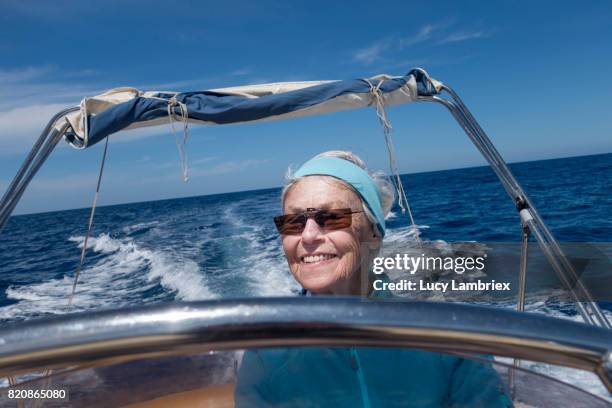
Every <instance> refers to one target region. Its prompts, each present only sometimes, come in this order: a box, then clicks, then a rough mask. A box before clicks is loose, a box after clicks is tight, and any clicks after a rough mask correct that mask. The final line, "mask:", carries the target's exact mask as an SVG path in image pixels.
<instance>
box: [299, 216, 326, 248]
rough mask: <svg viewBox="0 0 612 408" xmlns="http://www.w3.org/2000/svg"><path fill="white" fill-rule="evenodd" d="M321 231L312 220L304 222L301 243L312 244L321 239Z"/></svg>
mask: <svg viewBox="0 0 612 408" xmlns="http://www.w3.org/2000/svg"><path fill="white" fill-rule="evenodd" d="M322 233H323V231H322V229H321V227H320V226H319V224H317V223H316V221H315V220H314V219H312V218H308V219H307V220H306V225H305V226H304V231H302V241H304V242H305V243H308V242H313V241H316V240H318V239H320V238H321V235H322Z"/></svg>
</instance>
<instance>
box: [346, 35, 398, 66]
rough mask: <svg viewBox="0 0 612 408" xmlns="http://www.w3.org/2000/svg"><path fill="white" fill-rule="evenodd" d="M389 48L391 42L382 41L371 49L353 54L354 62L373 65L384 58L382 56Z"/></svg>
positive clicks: (367, 48) (371, 46)
mask: <svg viewBox="0 0 612 408" xmlns="http://www.w3.org/2000/svg"><path fill="white" fill-rule="evenodd" d="M389 46H390V42H389V40H382V41H379V42H377V43H374V44H372V45H370V46H369V47H366V48H362V49H359V50H357V51H355V52H354V53H353V61H356V62H360V63H362V64H366V65H369V64H372V63H373V62H376V61H378V60H380V59H381V58H382V56H381V54H382V53H383V52H384V51H386V50H387V49H388V48H389Z"/></svg>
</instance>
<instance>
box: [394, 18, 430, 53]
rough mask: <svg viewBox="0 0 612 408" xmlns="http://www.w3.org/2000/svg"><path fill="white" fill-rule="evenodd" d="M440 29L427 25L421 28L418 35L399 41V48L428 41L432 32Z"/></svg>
mask: <svg viewBox="0 0 612 408" xmlns="http://www.w3.org/2000/svg"><path fill="white" fill-rule="evenodd" d="M439 28H440V26H439V25H433V24H427V25H424V26H423V27H421V29H420V30H419V32H418V33H416V34H415V35H414V36H412V37H409V38H402V39H400V41H399V47H400V49H401V48H404V47H408V46H411V45H414V44H418V43H422V42H425V41H427V40H429V39H430V38H431V36H432V34H433V33H434V31H436V30H438V29H439Z"/></svg>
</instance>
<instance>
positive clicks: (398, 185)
mask: <svg viewBox="0 0 612 408" xmlns="http://www.w3.org/2000/svg"><path fill="white" fill-rule="evenodd" d="M364 81H366V82H367V83H368V85H370V92H371V94H372V104H373V105H374V107H375V108H376V115H377V116H378V120H379V122H380V125H381V126H382V128H383V134H384V135H385V145H386V146H387V153H388V154H389V168H390V170H391V174H392V177H391V181H392V182H393V184H394V185H395V189H396V190H397V195H398V204H399V206H400V208H401V209H402V214H405V213H406V210H407V211H408V216H409V217H410V224H411V226H412V231H413V233H414V237H415V239H416V241H417V242H418V243H419V245H421V238H420V235H419V229H418V228H417V226H416V223H415V222H414V217H413V215H412V209H411V208H410V204H409V203H408V199H407V198H406V191H405V190H404V185H403V183H402V180H401V179H400V175H399V168H398V166H397V160H396V154H395V147H394V146H393V140H391V129H392V127H391V123H390V122H389V117H388V116H387V111H386V110H385V98H384V96H383V93H382V91H381V90H380V87H381V85H382V84H383V82H384V81H385V80H384V79H381V80H379V82H378V85H376V86H374V84H372V82H370V80H368V79H364Z"/></svg>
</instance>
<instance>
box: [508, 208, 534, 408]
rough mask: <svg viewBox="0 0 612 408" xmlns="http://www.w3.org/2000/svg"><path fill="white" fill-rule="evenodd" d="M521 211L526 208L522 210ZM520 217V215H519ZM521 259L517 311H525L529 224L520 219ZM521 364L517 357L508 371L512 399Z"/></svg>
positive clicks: (514, 394)
mask: <svg viewBox="0 0 612 408" xmlns="http://www.w3.org/2000/svg"><path fill="white" fill-rule="evenodd" d="M523 211H527V210H522V211H521V213H522V212H523ZM521 218H522V217H521ZM521 230H522V231H521V260H520V269H519V281H518V299H517V302H516V310H518V311H519V312H523V311H525V289H526V286H527V254H528V251H529V234H530V232H529V226H528V225H527V224H526V223H525V222H523V221H522V219H521ZM520 366H521V360H520V359H518V358H515V359H514V364H513V368H510V369H509V371H508V388H509V390H510V398H511V399H512V400H514V398H515V396H516V385H515V382H514V372H515V369H517V368H519V367H520Z"/></svg>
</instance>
